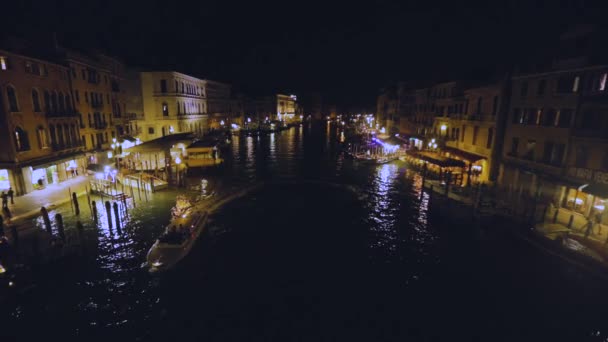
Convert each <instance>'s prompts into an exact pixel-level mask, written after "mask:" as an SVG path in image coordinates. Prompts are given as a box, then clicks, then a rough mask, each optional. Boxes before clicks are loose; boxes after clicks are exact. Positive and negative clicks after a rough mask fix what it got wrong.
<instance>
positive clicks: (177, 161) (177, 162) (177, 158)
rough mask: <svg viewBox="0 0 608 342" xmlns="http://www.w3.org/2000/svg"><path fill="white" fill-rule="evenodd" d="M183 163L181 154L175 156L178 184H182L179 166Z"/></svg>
mask: <svg viewBox="0 0 608 342" xmlns="http://www.w3.org/2000/svg"><path fill="white" fill-rule="evenodd" d="M181 164H182V158H180V157H179V156H177V157H175V173H177V186H180V176H179V173H180V172H179V171H180V170H179V168H180V166H181Z"/></svg>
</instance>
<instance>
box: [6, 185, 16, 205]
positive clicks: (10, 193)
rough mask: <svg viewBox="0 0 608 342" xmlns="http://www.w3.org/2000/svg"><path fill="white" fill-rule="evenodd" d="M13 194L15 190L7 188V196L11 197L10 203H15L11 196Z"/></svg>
mask: <svg viewBox="0 0 608 342" xmlns="http://www.w3.org/2000/svg"><path fill="white" fill-rule="evenodd" d="M14 195H15V192H14V191H13V188H12V187H9V188H8V197H10V198H11V204H15V201H14V200H13V196H14Z"/></svg>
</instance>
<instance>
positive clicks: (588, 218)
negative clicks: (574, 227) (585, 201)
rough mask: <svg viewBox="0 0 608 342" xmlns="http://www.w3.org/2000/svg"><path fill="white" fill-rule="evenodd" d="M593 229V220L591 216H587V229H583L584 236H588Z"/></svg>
mask: <svg viewBox="0 0 608 342" xmlns="http://www.w3.org/2000/svg"><path fill="white" fill-rule="evenodd" d="M592 231H593V220H592V219H591V217H587V229H586V230H585V238H588V237H589V234H591V233H592Z"/></svg>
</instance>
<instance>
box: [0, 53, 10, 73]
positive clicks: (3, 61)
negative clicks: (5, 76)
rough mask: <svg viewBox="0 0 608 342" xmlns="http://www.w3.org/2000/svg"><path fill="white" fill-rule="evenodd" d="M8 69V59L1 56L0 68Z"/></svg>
mask: <svg viewBox="0 0 608 342" xmlns="http://www.w3.org/2000/svg"><path fill="white" fill-rule="evenodd" d="M7 69H8V59H7V58H6V57H4V56H0V70H7Z"/></svg>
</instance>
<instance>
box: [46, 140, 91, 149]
mask: <svg viewBox="0 0 608 342" xmlns="http://www.w3.org/2000/svg"><path fill="white" fill-rule="evenodd" d="M83 146H84V142H83V141H82V140H77V141H74V142H72V143H71V144H68V143H66V142H64V143H63V144H61V143H51V147H52V148H53V150H54V151H63V150H70V149H75V148H80V147H83Z"/></svg>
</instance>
